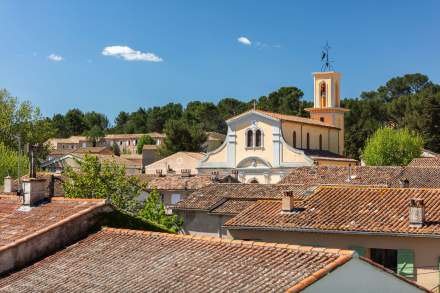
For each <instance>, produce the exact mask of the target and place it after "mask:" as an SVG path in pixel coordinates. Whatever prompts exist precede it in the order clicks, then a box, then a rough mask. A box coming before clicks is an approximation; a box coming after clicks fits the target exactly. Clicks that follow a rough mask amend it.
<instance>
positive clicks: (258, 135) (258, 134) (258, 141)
mask: <svg viewBox="0 0 440 293" xmlns="http://www.w3.org/2000/svg"><path fill="white" fill-rule="evenodd" d="M255 147H261V130H260V129H257V131H255Z"/></svg>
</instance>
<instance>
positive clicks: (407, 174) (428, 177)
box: [279, 166, 440, 188]
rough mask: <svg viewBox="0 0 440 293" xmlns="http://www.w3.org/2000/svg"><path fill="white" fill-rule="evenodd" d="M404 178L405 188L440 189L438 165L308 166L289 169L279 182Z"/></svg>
mask: <svg viewBox="0 0 440 293" xmlns="http://www.w3.org/2000/svg"><path fill="white" fill-rule="evenodd" d="M405 179H408V181H409V187H413V188H440V168H416V167H394V166H387V167H372V166H368V167H367V166H352V167H342V166H312V167H299V168H293V169H292V170H291V171H290V173H289V175H287V176H286V177H284V178H283V179H282V180H281V181H280V182H279V183H280V184H305V185H325V184H330V185H334V184H337V185H340V184H343V185H373V186H390V187H399V186H400V181H401V180H405Z"/></svg>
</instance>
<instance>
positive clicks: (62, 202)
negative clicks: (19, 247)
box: [0, 195, 104, 250]
mask: <svg viewBox="0 0 440 293" xmlns="http://www.w3.org/2000/svg"><path fill="white" fill-rule="evenodd" d="M103 204H104V200H92V199H67V198H62V197H53V198H52V200H51V201H50V202H47V203H44V204H41V205H39V206H36V207H32V208H31V210H30V211H19V210H17V209H18V208H19V207H20V205H21V198H20V197H18V196H15V195H0V250H1V249H2V247H4V246H7V245H9V244H13V243H15V242H16V241H18V240H20V239H22V238H25V237H28V236H30V235H31V234H33V233H38V232H39V231H40V230H44V229H47V228H49V227H50V226H52V225H56V224H58V223H60V222H62V221H63V220H66V219H69V218H70V217H75V216H76V215H80V214H82V213H83V212H87V211H89V210H91V209H94V208H96V207H98V206H101V205H103Z"/></svg>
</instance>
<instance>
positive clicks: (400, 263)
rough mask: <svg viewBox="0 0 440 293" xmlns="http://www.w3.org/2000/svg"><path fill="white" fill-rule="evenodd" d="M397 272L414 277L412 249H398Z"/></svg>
mask: <svg viewBox="0 0 440 293" xmlns="http://www.w3.org/2000/svg"><path fill="white" fill-rule="evenodd" d="M397 273H398V274H399V275H402V276H405V277H408V278H414V253H413V251H412V250H409V249H399V250H398V251H397Z"/></svg>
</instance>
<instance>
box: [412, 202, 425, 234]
mask: <svg viewBox="0 0 440 293" xmlns="http://www.w3.org/2000/svg"><path fill="white" fill-rule="evenodd" d="M424 223H425V202H424V201H423V199H421V198H412V199H411V200H410V202H409V226H410V227H415V228H421V227H422V226H423V224H424Z"/></svg>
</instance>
